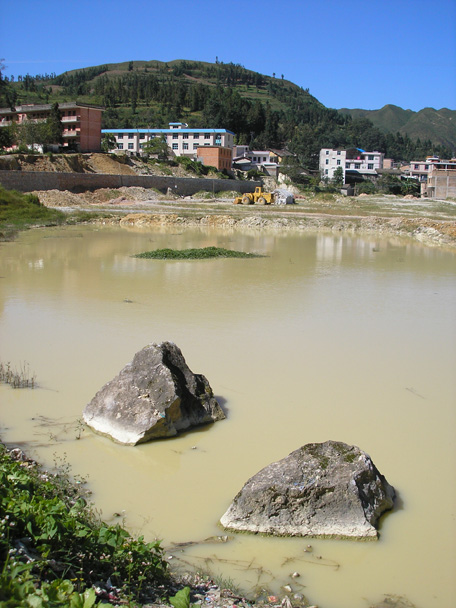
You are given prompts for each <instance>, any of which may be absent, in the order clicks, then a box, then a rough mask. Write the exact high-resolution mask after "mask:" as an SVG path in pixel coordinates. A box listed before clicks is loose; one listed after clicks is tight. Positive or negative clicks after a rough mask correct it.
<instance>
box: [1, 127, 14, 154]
mask: <svg viewBox="0 0 456 608" xmlns="http://www.w3.org/2000/svg"><path fill="white" fill-rule="evenodd" d="M13 142H14V138H13V132H12V129H11V127H2V128H1V129H0V149H4V148H10V147H11V146H12V145H13Z"/></svg>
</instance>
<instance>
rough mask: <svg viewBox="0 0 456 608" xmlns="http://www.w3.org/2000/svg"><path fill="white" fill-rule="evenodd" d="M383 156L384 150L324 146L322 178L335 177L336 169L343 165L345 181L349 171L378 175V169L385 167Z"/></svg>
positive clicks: (322, 152)
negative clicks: (372, 150) (373, 150)
mask: <svg viewBox="0 0 456 608" xmlns="http://www.w3.org/2000/svg"><path fill="white" fill-rule="evenodd" d="M383 157H384V154H383V153H382V152H366V151H365V150H361V148H348V149H346V150H345V149H333V148H322V149H321V150H320V173H321V176H322V178H328V179H333V178H334V172H335V170H336V169H337V168H338V167H341V168H342V171H343V176H344V182H345V181H346V179H345V177H346V172H347V171H350V172H354V173H359V174H362V175H366V176H369V175H376V174H377V169H382V168H383Z"/></svg>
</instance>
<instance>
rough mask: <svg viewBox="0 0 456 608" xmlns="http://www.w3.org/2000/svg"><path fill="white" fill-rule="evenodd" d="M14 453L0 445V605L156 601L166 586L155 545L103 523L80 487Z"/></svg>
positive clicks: (160, 552) (159, 551) (84, 607)
mask: <svg viewBox="0 0 456 608" xmlns="http://www.w3.org/2000/svg"><path fill="white" fill-rule="evenodd" d="M16 452H19V451H18V450H12V451H11V452H8V451H7V450H6V448H5V447H4V446H3V445H1V444H0V488H1V491H0V604H1V605H2V606H39V607H40V608H41V607H47V606H49V607H50V606H74V608H79V607H80V608H91V606H92V605H94V604H95V602H96V601H97V600H98V599H100V600H107V601H114V602H116V603H118V602H121V601H122V603H126V602H125V600H132V599H134V600H136V601H142V600H143V599H147V600H149V599H156V598H157V597H160V594H161V592H158V591H157V589H158V586H159V585H161V584H162V583H164V582H166V581H167V579H168V572H167V565H166V562H165V561H164V558H163V550H162V548H161V546H160V543H159V542H158V541H156V542H152V543H146V542H145V541H144V539H143V537H139V538H133V537H131V536H130V534H129V533H128V532H127V531H126V530H125V529H124V528H123V527H122V526H121V525H119V524H117V525H107V524H105V523H103V522H102V521H100V520H99V518H98V517H97V516H96V514H95V512H94V511H93V509H92V507H91V506H90V505H89V504H88V503H87V501H86V499H85V497H84V495H85V494H86V492H84V488H83V486H78V485H76V484H73V483H71V481H70V480H69V478H68V477H67V476H66V474H65V472H63V473H61V474H57V475H52V474H50V473H47V472H44V471H43V470H42V469H41V468H40V467H39V465H37V464H36V463H35V462H34V461H30V460H27V459H25V458H24V457H23V455H22V453H19V455H18V454H16ZM95 584H96V590H95V589H94V587H93V586H94V585H95Z"/></svg>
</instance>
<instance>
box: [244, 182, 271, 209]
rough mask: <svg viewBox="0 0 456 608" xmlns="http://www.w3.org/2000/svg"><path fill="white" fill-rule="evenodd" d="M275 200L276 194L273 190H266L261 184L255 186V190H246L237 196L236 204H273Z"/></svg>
mask: <svg viewBox="0 0 456 608" xmlns="http://www.w3.org/2000/svg"><path fill="white" fill-rule="evenodd" d="M273 202H274V194H273V193H272V192H264V190H263V188H262V187H261V186H257V187H256V188H255V192H246V193H245V194H243V195H242V196H237V197H236V198H235V199H234V204H235V205H239V204H242V205H253V204H254V203H258V204H259V205H271V204H272V203H273Z"/></svg>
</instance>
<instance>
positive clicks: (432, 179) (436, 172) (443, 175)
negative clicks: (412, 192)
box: [427, 168, 456, 199]
mask: <svg viewBox="0 0 456 608" xmlns="http://www.w3.org/2000/svg"><path fill="white" fill-rule="evenodd" d="M427 192H428V196H430V197H431V198H441V199H446V198H450V197H451V198H456V168H455V169H449V170H444V169H433V171H432V172H431V173H430V175H429V177H428V182H427Z"/></svg>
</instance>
